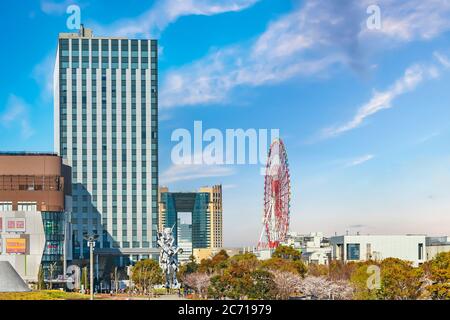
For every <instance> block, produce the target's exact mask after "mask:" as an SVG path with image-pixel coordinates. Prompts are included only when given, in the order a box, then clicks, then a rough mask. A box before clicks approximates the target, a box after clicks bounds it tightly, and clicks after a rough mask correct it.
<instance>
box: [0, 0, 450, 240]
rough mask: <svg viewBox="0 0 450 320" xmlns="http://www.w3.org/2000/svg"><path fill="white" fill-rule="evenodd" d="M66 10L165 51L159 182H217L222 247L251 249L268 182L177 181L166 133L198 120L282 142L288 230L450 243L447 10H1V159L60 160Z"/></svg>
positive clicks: (90, 6)
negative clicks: (57, 130)
mask: <svg viewBox="0 0 450 320" xmlns="http://www.w3.org/2000/svg"><path fill="white" fill-rule="evenodd" d="M373 3H376V4H377V5H378V6H379V8H380V14H381V15H380V17H381V28H379V29H369V28H368V27H367V24H366V21H367V19H368V18H369V16H370V14H368V13H367V12H366V10H367V8H368V6H369V5H371V4H373ZM70 4H78V5H79V6H80V7H81V15H82V22H83V23H84V24H85V25H86V26H87V27H91V28H93V29H94V34H95V35H121V36H129V37H136V38H145V37H152V38H157V39H159V45H160V49H159V50H160V63H159V67H160V70H159V74H160V101H159V103H160V117H161V120H160V172H161V180H162V183H164V184H167V185H168V186H169V187H170V188H171V189H173V190H192V189H197V188H198V187H200V186H202V185H210V184H214V183H222V184H223V185H224V225H225V244H226V245H228V246H238V245H255V244H256V242H257V240H258V237H259V232H260V230H261V218H262V202H263V177H262V176H261V175H260V174H259V170H260V166H259V165H240V166H218V165H214V166H202V167H201V168H199V167H189V166H187V167H183V168H176V167H174V165H173V163H172V162H171V159H170V153H171V149H172V148H173V146H174V145H175V143H174V142H172V141H171V140H170V137H171V134H172V132H173V130H175V129H177V128H186V129H189V130H192V128H193V122H194V121H195V120H201V121H202V122H203V127H204V128H205V129H207V128H218V129H220V130H225V129H235V128H243V129H249V128H255V129H259V128H267V129H271V128H276V129H280V135H281V137H282V138H283V140H284V141H285V144H286V147H287V152H288V157H289V164H290V170H291V184H292V200H291V217H292V218H291V230H293V231H299V232H310V231H323V232H325V233H326V234H328V235H332V234H334V233H335V232H336V233H338V234H340V233H344V232H345V231H346V230H349V231H350V232H356V231H360V232H362V233H371V234H383V233H426V234H450V192H449V191H450V170H449V168H450V151H449V138H450V108H449V107H450V90H449V83H450V41H449V40H450V30H449V29H450V1H448V0H433V1H426V2H423V1H420V0H410V1H400V0H399V1H393V0H378V1H365V0H363V1H356V0H355V1H350V0H347V1H329V0H315V1H313V0H305V1H300V0H283V1H280V0H259V1H258V0H227V1H225V0H216V1H212V0H211V1H208V0H189V1H187V0H185V1H181V0H167V1H138V0H129V1H127V2H126V5H124V2H123V1H89V0H85V1H60V2H57V1H52V0H42V1H1V3H0V11H1V12H2V19H1V21H0V28H1V29H0V30H1V31H0V32H1V33H2V39H3V43H4V45H3V46H2V48H3V50H2V51H1V52H0V58H1V59H0V69H1V70H2V73H1V75H2V76H1V77H0V79H1V83H0V84H1V85H0V119H1V124H0V130H1V131H0V132H1V135H0V150H29V151H31V150H33V151H46V150H53V105H52V104H53V102H52V91H51V90H52V83H51V80H52V78H51V75H52V69H53V63H54V58H55V50H56V43H57V41H56V40H57V35H58V33H59V32H68V30H67V28H66V19H67V17H68V16H67V15H66V13H65V11H66V8H67V6H68V5H70ZM187 175H189V177H190V179H184V178H185V177H186V176H187Z"/></svg>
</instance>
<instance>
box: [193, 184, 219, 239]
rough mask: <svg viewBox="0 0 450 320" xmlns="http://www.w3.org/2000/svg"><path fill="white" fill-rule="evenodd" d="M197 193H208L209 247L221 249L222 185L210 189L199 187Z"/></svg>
mask: <svg viewBox="0 0 450 320" xmlns="http://www.w3.org/2000/svg"><path fill="white" fill-rule="evenodd" d="M199 192H204V193H209V199H210V200H209V208H208V211H209V216H210V217H209V220H210V224H209V228H210V239H211V240H210V243H211V245H210V247H211V248H222V247H223V225H222V185H215V186H212V187H201V188H200V190H199Z"/></svg>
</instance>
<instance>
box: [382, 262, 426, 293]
mask: <svg viewBox="0 0 450 320" xmlns="http://www.w3.org/2000/svg"><path fill="white" fill-rule="evenodd" d="M422 277H423V270H422V269H420V268H414V267H412V264H411V262H409V261H404V260H400V259H397V258H387V259H384V260H383V262H382V263H381V290H380V291H379V297H380V298H381V299H387V300H407V299H408V300H410V299H413V300H414V299H417V298H419V297H420V295H421V293H422V285H423V280H422Z"/></svg>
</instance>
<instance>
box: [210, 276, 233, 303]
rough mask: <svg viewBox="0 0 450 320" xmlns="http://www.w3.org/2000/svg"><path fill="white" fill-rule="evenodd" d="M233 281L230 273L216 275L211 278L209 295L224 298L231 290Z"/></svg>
mask: <svg viewBox="0 0 450 320" xmlns="http://www.w3.org/2000/svg"><path fill="white" fill-rule="evenodd" d="M231 289H232V288H231V283H230V279H229V276H228V275H215V276H212V277H211V278H210V285H209V287H208V295H209V296H210V297H212V298H214V299H222V298H224V297H226V296H228V293H229V292H230V291H231Z"/></svg>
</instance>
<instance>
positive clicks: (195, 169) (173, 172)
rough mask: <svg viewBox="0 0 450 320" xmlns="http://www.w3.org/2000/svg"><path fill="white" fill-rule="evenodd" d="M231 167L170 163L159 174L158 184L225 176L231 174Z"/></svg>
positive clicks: (232, 172)
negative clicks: (170, 164) (168, 166)
mask: <svg viewBox="0 0 450 320" xmlns="http://www.w3.org/2000/svg"><path fill="white" fill-rule="evenodd" d="M234 173H235V171H234V170H233V168H231V167H229V166H225V165H207V164H197V165H196V164H190V165H184V164H180V165H172V166H171V167H170V168H168V169H167V170H166V171H164V172H163V173H162V174H161V176H160V184H161V185H167V184H168V183H173V182H178V181H186V180H198V179H203V178H214V177H225V176H230V175H233V174H234Z"/></svg>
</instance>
